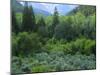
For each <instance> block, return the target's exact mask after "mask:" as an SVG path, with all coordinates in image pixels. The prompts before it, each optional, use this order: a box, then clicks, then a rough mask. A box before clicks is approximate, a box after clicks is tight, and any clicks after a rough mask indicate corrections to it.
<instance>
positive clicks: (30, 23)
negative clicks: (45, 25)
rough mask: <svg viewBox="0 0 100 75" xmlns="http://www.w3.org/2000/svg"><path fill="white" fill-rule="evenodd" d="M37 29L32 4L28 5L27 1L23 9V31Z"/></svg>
mask: <svg viewBox="0 0 100 75" xmlns="http://www.w3.org/2000/svg"><path fill="white" fill-rule="evenodd" d="M34 29H35V15H34V12H33V8H32V6H30V7H29V6H28V3H27V2H25V6H24V10H23V21H22V31H34Z"/></svg>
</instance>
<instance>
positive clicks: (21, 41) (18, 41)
mask: <svg viewBox="0 0 100 75" xmlns="http://www.w3.org/2000/svg"><path fill="white" fill-rule="evenodd" d="M12 43H13V50H15V51H18V52H17V53H18V54H22V55H28V54H31V53H34V52H41V45H42V44H41V42H40V41H39V36H38V35H37V34H36V33H28V32H22V33H19V34H18V35H17V36H15V37H13V40H12ZM15 53H16V52H15Z"/></svg>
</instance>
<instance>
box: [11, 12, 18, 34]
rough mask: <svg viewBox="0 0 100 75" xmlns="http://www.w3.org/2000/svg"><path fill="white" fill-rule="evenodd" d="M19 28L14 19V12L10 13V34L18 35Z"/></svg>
mask: <svg viewBox="0 0 100 75" xmlns="http://www.w3.org/2000/svg"><path fill="white" fill-rule="evenodd" d="M18 31H19V27H18V23H17V19H16V15H15V12H14V11H12V32H15V33H18Z"/></svg>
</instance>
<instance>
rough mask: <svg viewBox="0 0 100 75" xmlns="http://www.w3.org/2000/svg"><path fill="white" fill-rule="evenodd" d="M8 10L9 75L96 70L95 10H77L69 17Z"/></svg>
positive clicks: (25, 10)
mask: <svg viewBox="0 0 100 75" xmlns="http://www.w3.org/2000/svg"><path fill="white" fill-rule="evenodd" d="M23 7H24V10H23V13H19V12H15V11H13V10H12V66H11V71H12V73H37V72H55V71H68V70H88V69H95V68H96V14H95V13H96V11H95V6H78V8H79V9H74V10H73V11H71V14H69V15H66V16H61V15H60V14H59V12H58V11H57V7H55V9H54V14H53V15H51V16H44V15H40V14H39V15H38V14H34V9H33V8H32V6H28V4H27V3H25V5H24V6H23Z"/></svg>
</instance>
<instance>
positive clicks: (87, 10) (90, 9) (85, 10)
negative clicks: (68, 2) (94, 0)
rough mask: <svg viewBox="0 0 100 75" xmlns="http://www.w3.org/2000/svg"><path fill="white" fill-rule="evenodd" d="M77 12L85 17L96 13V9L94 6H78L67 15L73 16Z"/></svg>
mask: <svg viewBox="0 0 100 75" xmlns="http://www.w3.org/2000/svg"><path fill="white" fill-rule="evenodd" d="M77 12H80V13H82V14H83V15H85V16H86V17H88V16H90V15H93V14H94V13H95V12H96V7H95V6H89V5H85V6H84V5H80V6H78V7H77V8H76V9H74V10H73V11H71V12H70V13H69V14H70V15H74V14H76V13H77Z"/></svg>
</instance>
